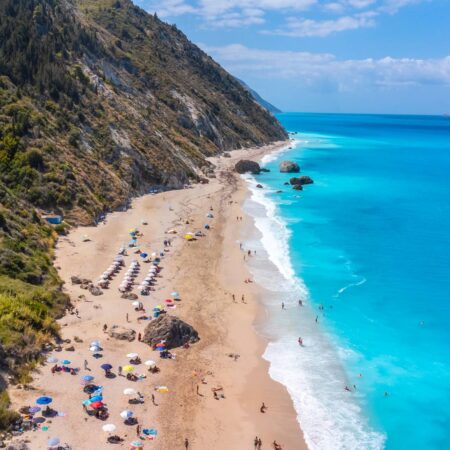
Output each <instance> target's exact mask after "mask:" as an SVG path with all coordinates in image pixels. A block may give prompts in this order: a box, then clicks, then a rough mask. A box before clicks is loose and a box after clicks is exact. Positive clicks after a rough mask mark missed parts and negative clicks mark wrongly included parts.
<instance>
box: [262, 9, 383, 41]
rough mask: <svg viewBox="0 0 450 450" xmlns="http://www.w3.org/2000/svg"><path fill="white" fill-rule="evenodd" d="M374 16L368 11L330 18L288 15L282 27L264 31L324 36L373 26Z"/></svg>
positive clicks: (288, 34)
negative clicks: (302, 17)
mask: <svg viewBox="0 0 450 450" xmlns="http://www.w3.org/2000/svg"><path fill="white" fill-rule="evenodd" d="M376 16H377V13H376V12H374V11H369V12H366V13H360V14H355V15H353V16H342V17H339V18H337V19H330V20H312V19H298V18H296V17H290V18H289V19H288V20H287V23H286V26H285V27H284V28H279V29H277V30H274V31H266V32H265V33H269V34H277V35H282V36H291V37H325V36H329V35H330V34H332V33H337V32H340V31H346V30H357V29H358V28H368V27H373V26H375V17H376Z"/></svg>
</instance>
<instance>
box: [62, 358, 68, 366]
mask: <svg viewBox="0 0 450 450" xmlns="http://www.w3.org/2000/svg"><path fill="white" fill-rule="evenodd" d="M61 364H62V365H63V366H68V365H69V364H70V361H69V360H68V359H63V360H62V361H61Z"/></svg>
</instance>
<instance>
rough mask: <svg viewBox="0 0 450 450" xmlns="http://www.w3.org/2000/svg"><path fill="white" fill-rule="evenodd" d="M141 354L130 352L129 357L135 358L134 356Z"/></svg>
mask: <svg viewBox="0 0 450 450" xmlns="http://www.w3.org/2000/svg"><path fill="white" fill-rule="evenodd" d="M138 356H139V355H138V354H137V353H128V354H127V358H130V359H134V358H137V357H138Z"/></svg>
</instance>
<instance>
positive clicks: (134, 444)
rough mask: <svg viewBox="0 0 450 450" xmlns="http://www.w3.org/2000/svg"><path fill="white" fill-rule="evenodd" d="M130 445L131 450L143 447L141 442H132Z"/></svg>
mask: <svg viewBox="0 0 450 450" xmlns="http://www.w3.org/2000/svg"><path fill="white" fill-rule="evenodd" d="M130 445H131V448H132V449H133V450H138V449H141V448H142V447H144V443H143V442H142V441H133V442H131V443H130Z"/></svg>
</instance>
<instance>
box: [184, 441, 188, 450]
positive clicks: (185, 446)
mask: <svg viewBox="0 0 450 450" xmlns="http://www.w3.org/2000/svg"><path fill="white" fill-rule="evenodd" d="M184 448H185V449H188V448H189V441H188V438H186V439H185V440H184Z"/></svg>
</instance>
